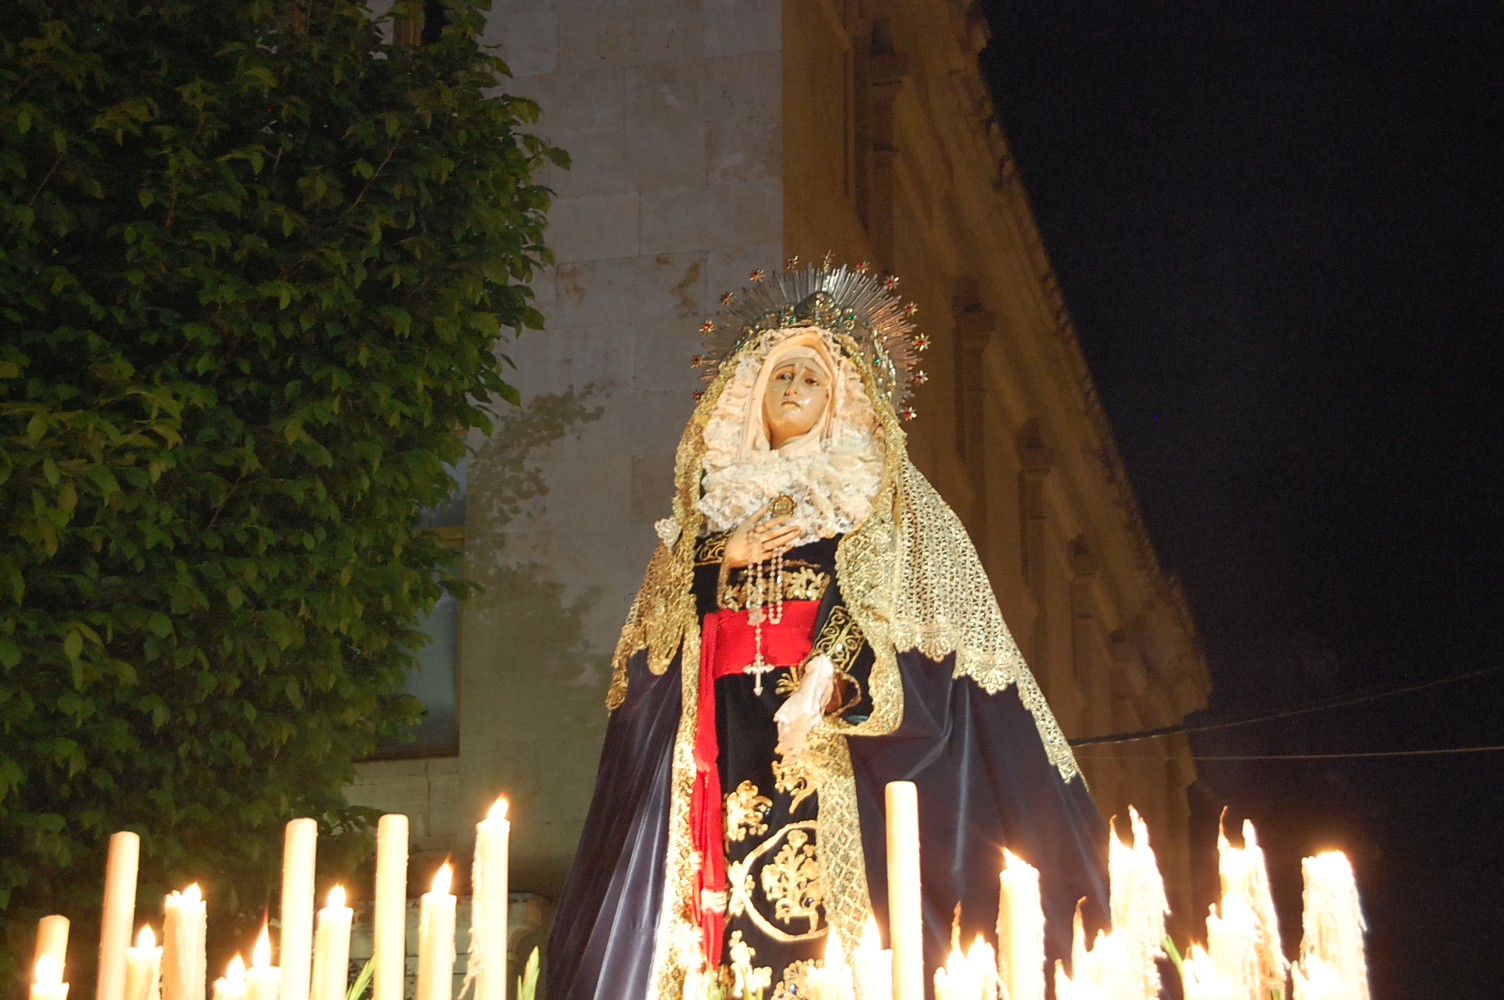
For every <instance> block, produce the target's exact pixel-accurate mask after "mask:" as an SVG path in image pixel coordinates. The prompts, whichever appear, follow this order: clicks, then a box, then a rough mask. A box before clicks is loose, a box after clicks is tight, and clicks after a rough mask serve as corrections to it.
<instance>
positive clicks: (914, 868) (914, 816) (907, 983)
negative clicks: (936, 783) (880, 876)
mask: <svg viewBox="0 0 1504 1000" xmlns="http://www.w3.org/2000/svg"><path fill="white" fill-rule="evenodd" d="M885 797H886V799H887V807H888V810H887V811H888V817H887V818H888V940H889V942H890V943H891V944H892V946H893V998H894V1000H924V899H923V895H922V893H921V889H920V884H919V791H918V789H917V788H915V786H914V783H913V782H912V781H890V782H888V786H887V789H886V792H885Z"/></svg>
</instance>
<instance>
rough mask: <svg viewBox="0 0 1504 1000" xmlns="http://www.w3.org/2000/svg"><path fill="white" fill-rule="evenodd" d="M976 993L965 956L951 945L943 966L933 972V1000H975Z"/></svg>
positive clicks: (955, 946) (956, 947) (958, 948)
mask: <svg viewBox="0 0 1504 1000" xmlns="http://www.w3.org/2000/svg"><path fill="white" fill-rule="evenodd" d="M978 992H979V991H978V989H977V986H976V983H975V982H973V981H972V975H971V966H970V965H969V964H968V963H967V961H966V956H965V955H962V954H961V949H960V947H959V946H957V945H955V944H952V945H951V947H950V956H949V957H947V958H946V960H945V965H944V966H942V967H941V968H938V969H936V970H935V1000H977V994H978Z"/></svg>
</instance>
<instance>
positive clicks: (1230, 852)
mask: <svg viewBox="0 0 1504 1000" xmlns="http://www.w3.org/2000/svg"><path fill="white" fill-rule="evenodd" d="M1217 871H1218V873H1219V874H1220V875H1221V879H1222V894H1223V895H1224V896H1227V895H1231V894H1234V893H1235V894H1237V895H1240V896H1242V897H1243V898H1244V899H1245V900H1247V901H1248V905H1249V906H1251V907H1252V908H1253V914H1254V917H1255V918H1256V919H1257V921H1258V950H1259V973H1260V975H1261V976H1262V978H1263V985H1262V988H1261V990H1260V996H1261V997H1266V996H1268V995H1270V993H1272V992H1282V991H1283V990H1284V986H1285V972H1286V970H1287V969H1288V968H1289V966H1290V963H1289V962H1288V961H1286V959H1285V953H1284V948H1283V946H1282V945H1281V944H1280V939H1279V918H1278V916H1277V915H1276V914H1275V912H1274V897H1273V895H1272V894H1271V893H1270V891H1269V871H1268V868H1266V867H1265V864H1264V851H1263V849H1262V848H1261V847H1259V839H1258V835H1257V834H1256V833H1254V830H1253V824H1252V823H1250V822H1249V821H1248V820H1246V819H1245V820H1244V821H1243V846H1242V847H1233V846H1232V845H1231V844H1230V843H1229V842H1228V840H1227V834H1226V832H1225V831H1224V830H1223V829H1222V827H1221V824H1220V823H1219V824H1218V827H1217Z"/></svg>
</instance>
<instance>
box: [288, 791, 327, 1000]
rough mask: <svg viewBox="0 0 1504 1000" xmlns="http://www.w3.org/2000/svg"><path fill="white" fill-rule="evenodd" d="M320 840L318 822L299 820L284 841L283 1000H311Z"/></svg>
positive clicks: (294, 822) (289, 828) (296, 820)
mask: <svg viewBox="0 0 1504 1000" xmlns="http://www.w3.org/2000/svg"><path fill="white" fill-rule="evenodd" d="M318 837H319V825H318V824H317V823H316V822H314V821H313V820H311V819H295V820H292V821H291V822H289V823H288V824H287V830H286V833H285V834H284V837H283V841H282V948H281V952H282V987H281V990H282V1000H308V985H309V982H308V977H309V971H310V970H309V966H310V963H311V959H312V957H313V869H314V859H315V857H316V855H317V853H318Z"/></svg>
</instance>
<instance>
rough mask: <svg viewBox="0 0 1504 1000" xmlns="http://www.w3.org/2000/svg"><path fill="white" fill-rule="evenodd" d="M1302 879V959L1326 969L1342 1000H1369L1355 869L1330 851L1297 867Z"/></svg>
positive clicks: (1340, 856) (1361, 915) (1340, 854)
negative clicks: (1316, 961) (1338, 985)
mask: <svg viewBox="0 0 1504 1000" xmlns="http://www.w3.org/2000/svg"><path fill="white" fill-rule="evenodd" d="M1301 870H1302V871H1303V872H1304V874H1305V883H1306V884H1305V892H1304V894H1303V896H1302V902H1303V903H1304V911H1303V913H1302V915H1301V925H1302V928H1301V929H1302V938H1301V942H1300V958H1301V962H1302V963H1306V964H1308V965H1310V964H1312V960H1313V959H1320V960H1321V961H1322V962H1325V963H1326V964H1327V965H1330V966H1331V967H1332V969H1333V970H1334V971H1335V973H1336V977H1337V980H1338V981H1339V982H1340V983H1341V984H1342V992H1341V993H1340V994H1339V996H1341V997H1342V998H1343V1000H1368V962H1367V958H1366V956H1365V955H1364V953H1363V932H1364V931H1365V930H1367V929H1368V927H1367V924H1366V923H1365V922H1364V919H1363V907H1362V904H1361V903H1359V901H1358V885H1357V881H1356V880H1355V879H1354V878H1353V866H1352V865H1351V864H1350V863H1349V862H1348V860H1347V856H1346V855H1344V854H1343V853H1342V852H1341V851H1328V852H1326V853H1325V854H1318V855H1317V856H1316V857H1314V858H1306V859H1305V860H1304V861H1302V862H1301Z"/></svg>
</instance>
